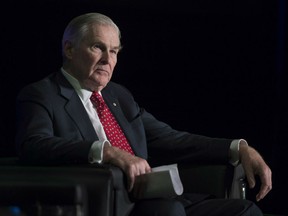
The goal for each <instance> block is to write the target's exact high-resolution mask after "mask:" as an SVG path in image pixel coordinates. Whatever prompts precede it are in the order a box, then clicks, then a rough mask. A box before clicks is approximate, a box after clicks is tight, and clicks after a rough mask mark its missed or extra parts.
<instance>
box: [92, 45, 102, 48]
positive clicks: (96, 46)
mask: <svg viewBox="0 0 288 216" xmlns="http://www.w3.org/2000/svg"><path fill="white" fill-rule="evenodd" d="M93 48H94V49H101V46H100V45H98V44H95V45H94V46H93Z"/></svg>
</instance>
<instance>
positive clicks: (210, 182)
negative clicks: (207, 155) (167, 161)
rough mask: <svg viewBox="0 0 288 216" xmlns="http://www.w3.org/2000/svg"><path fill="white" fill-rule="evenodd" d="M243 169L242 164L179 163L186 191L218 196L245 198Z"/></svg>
mask: <svg viewBox="0 0 288 216" xmlns="http://www.w3.org/2000/svg"><path fill="white" fill-rule="evenodd" d="M242 171H243V169H242V166H241V165H239V166H237V167H233V166H232V165H196V166H191V165H179V174H180V178H181V180H182V183H183V186H184V192H189V193H202V194H203V193H204V194H211V195H213V196H215V197H217V198H243V194H242V192H243V190H242V189H241V190H240V188H241V187H240V184H241V183H242V182H241V181H240V179H243V178H244V177H243V175H244V172H242ZM241 186H243V185H241ZM244 191H245V190H244ZM244 197H245V196H244Z"/></svg>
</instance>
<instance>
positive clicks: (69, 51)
mask: <svg viewBox="0 0 288 216" xmlns="http://www.w3.org/2000/svg"><path fill="white" fill-rule="evenodd" d="M73 50H74V47H73V45H72V43H71V42H70V41H68V40H67V41H65V42H64V49H63V52H64V55H65V57H66V59H72V56H73Z"/></svg>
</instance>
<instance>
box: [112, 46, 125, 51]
mask: <svg viewBox="0 0 288 216" xmlns="http://www.w3.org/2000/svg"><path fill="white" fill-rule="evenodd" d="M122 48H123V47H122V46H121V45H119V46H115V47H113V49H118V50H121V49H122Z"/></svg>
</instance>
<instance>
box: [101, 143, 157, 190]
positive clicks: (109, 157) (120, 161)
mask: <svg viewBox="0 0 288 216" xmlns="http://www.w3.org/2000/svg"><path fill="white" fill-rule="evenodd" d="M103 161H104V162H105V163H110V164H113V165H115V166H117V167H119V168H120V169H122V170H123V171H124V173H125V174H126V175H127V179H128V191H129V192H131V191H132V189H133V187H134V183H135V177H136V176H138V175H141V174H144V173H148V172H151V168H150V166H149V164H148V162H147V161H146V160H144V159H143V158H140V157H137V156H134V155H131V154H130V153H128V152H126V151H124V150H121V149H119V148H117V147H113V146H109V145H105V146H104V149H103Z"/></svg>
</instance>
